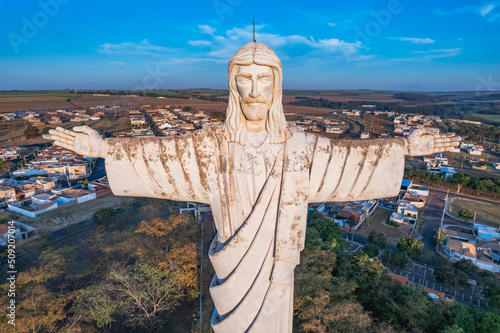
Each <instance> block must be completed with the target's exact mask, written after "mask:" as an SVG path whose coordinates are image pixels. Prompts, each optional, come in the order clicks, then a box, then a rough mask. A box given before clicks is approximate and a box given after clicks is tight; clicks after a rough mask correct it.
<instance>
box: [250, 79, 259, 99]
mask: <svg viewBox="0 0 500 333" xmlns="http://www.w3.org/2000/svg"><path fill="white" fill-rule="evenodd" d="M250 96H251V97H257V96H259V87H258V85H257V80H254V81H252V90H251V91H250Z"/></svg>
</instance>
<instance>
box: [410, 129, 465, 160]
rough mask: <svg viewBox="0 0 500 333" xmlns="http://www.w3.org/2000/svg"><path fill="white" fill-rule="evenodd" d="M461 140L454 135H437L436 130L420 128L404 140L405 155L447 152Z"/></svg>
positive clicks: (437, 131)
mask: <svg viewBox="0 0 500 333" xmlns="http://www.w3.org/2000/svg"><path fill="white" fill-rule="evenodd" d="M461 139H462V138H461V137H459V136H455V133H448V134H439V129H437V128H420V129H417V130H415V131H413V132H411V133H410V135H408V138H406V139H405V155H407V156H422V155H430V154H434V153H438V152H444V151H449V150H450V149H452V148H453V147H456V146H458V145H459V144H460V140H461Z"/></svg>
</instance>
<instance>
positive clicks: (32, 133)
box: [24, 125, 40, 139]
mask: <svg viewBox="0 0 500 333" xmlns="http://www.w3.org/2000/svg"><path fill="white" fill-rule="evenodd" d="M39 134H40V131H39V130H38V128H37V127H33V125H28V126H27V127H26V128H25V129H24V136H25V137H26V139H31V138H36V137H37V136H38V135H39Z"/></svg>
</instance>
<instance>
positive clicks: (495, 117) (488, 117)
mask: <svg viewBox="0 0 500 333" xmlns="http://www.w3.org/2000/svg"><path fill="white" fill-rule="evenodd" d="M470 115H471V118H472V119H478V120H479V121H485V122H488V123H490V124H500V114H483V113H471V114H470Z"/></svg>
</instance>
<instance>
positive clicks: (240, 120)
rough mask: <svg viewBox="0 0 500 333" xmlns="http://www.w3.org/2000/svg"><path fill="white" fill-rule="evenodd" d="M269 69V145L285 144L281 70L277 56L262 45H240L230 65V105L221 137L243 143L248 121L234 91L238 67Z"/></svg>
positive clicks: (267, 123)
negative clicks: (249, 66)
mask: <svg viewBox="0 0 500 333" xmlns="http://www.w3.org/2000/svg"><path fill="white" fill-rule="evenodd" d="M252 64H256V65H262V66H269V67H271V69H272V71H273V96H272V98H273V100H272V103H271V108H270V110H269V113H268V115H267V120H266V130H267V132H268V133H269V136H270V141H269V142H271V143H279V142H283V141H285V135H286V120H285V114H284V112H283V104H282V87H281V85H282V82H283V76H282V68H281V61H280V60H279V58H278V56H277V55H276V54H275V53H274V52H273V50H271V48H269V46H267V45H265V44H263V43H255V42H251V43H248V44H245V45H243V46H242V47H241V48H240V49H239V50H238V51H237V52H236V53H235V55H234V56H233V57H232V58H231V60H230V61H229V70H228V72H229V73H228V76H229V101H228V106H227V112H226V121H225V123H224V133H225V135H226V136H227V137H228V138H229V139H230V140H231V141H235V142H240V143H242V142H245V136H246V132H247V120H246V119H245V116H244V115H243V112H242V110H241V105H240V97H239V93H238V89H237V88H236V80H235V77H236V74H237V72H238V68H239V66H247V65H252Z"/></svg>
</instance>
